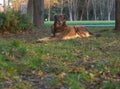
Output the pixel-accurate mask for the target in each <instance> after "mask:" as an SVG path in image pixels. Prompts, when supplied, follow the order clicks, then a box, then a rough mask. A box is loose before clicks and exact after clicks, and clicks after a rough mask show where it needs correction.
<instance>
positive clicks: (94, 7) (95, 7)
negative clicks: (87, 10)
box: [92, 0, 97, 20]
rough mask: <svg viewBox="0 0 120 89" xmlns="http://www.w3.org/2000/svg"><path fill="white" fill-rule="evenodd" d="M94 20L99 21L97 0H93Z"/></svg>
mask: <svg viewBox="0 0 120 89" xmlns="http://www.w3.org/2000/svg"><path fill="white" fill-rule="evenodd" d="M92 4H93V13H94V19H95V20H97V0H92Z"/></svg>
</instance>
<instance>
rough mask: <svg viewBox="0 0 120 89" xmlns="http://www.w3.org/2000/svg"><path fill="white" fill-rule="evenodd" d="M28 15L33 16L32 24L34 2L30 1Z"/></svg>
mask: <svg viewBox="0 0 120 89" xmlns="http://www.w3.org/2000/svg"><path fill="white" fill-rule="evenodd" d="M27 14H28V15H30V16H31V22H33V0H28V6H27Z"/></svg>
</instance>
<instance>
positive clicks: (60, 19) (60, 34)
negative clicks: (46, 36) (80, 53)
mask: <svg viewBox="0 0 120 89" xmlns="http://www.w3.org/2000/svg"><path fill="white" fill-rule="evenodd" d="M66 18H67V16H66V15H55V16H54V24H53V25H52V26H51V33H52V37H57V38H59V39H63V40H66V39H72V38H77V37H79V38H83V37H89V36H91V35H92V33H91V32H89V31H88V29H87V28H86V27H84V26H79V25H75V26H69V25H67V24H66Z"/></svg>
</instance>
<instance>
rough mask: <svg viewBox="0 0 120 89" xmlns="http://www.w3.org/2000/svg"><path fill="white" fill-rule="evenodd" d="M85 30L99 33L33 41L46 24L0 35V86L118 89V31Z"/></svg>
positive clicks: (2, 88) (43, 33) (46, 28)
mask: <svg viewBox="0 0 120 89" xmlns="http://www.w3.org/2000/svg"><path fill="white" fill-rule="evenodd" d="M88 29H89V31H91V32H93V33H95V34H96V33H100V34H101V35H102V36H101V37H94V36H92V37H89V38H83V39H79V38H77V39H72V40H66V41H49V42H43V43H36V42H35V41H36V40H37V39H38V38H42V37H44V36H48V35H50V26H48V25H45V26H43V27H41V28H40V29H39V30H35V31H33V32H30V33H23V34H8V35H0V89H120V35H119V34H120V33H113V32H112V29H113V28H112V27H107V28H106V27H90V28H89V27H88Z"/></svg>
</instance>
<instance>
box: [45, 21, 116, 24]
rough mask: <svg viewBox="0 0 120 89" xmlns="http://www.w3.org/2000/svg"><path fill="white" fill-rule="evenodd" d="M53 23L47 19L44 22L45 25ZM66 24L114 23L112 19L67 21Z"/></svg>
mask: <svg viewBox="0 0 120 89" xmlns="http://www.w3.org/2000/svg"><path fill="white" fill-rule="evenodd" d="M51 24H53V21H47V22H45V25H51ZM67 24H69V25H86V24H87V25H97V24H115V21H114V20H111V21H108V20H107V21H93V20H91V21H67Z"/></svg>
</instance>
